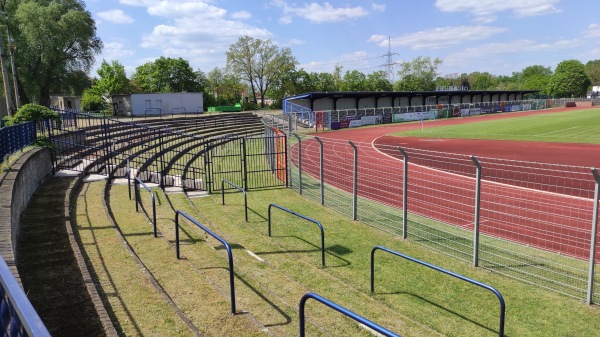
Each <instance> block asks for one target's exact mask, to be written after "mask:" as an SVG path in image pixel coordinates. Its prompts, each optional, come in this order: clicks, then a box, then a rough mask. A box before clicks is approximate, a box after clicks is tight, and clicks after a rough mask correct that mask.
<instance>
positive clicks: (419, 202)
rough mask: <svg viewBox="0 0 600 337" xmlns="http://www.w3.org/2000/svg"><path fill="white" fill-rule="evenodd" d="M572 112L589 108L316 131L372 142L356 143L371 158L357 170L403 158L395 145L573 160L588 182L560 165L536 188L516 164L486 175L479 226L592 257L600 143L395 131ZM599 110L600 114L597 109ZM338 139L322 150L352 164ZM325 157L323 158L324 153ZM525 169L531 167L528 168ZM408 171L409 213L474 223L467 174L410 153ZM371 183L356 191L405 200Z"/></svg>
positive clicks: (313, 152) (309, 149)
mask: <svg viewBox="0 0 600 337" xmlns="http://www.w3.org/2000/svg"><path fill="white" fill-rule="evenodd" d="M577 110H580V111H581V112H582V113H583V112H584V111H585V112H591V111H592V110H583V109H574V108H569V109H553V110H544V111H531V112H516V113H507V114H494V115H482V116H478V117H467V118H454V119H447V120H446V119H443V120H434V121H427V122H424V123H419V122H416V123H409V124H395V125H389V126H380V127H368V128H361V129H346V130H342V131H337V132H330V133H319V134H318V136H319V138H321V139H324V140H325V139H336V140H344V141H347V140H352V141H353V142H362V143H370V144H372V146H371V147H369V148H367V147H361V151H368V152H369V153H368V154H367V153H364V152H363V153H361V154H360V155H359V156H361V157H363V158H365V157H367V158H369V160H364V161H359V168H358V170H359V171H361V172H378V171H381V169H382V163H384V162H385V161H386V160H387V161H389V157H394V158H398V159H401V158H402V156H401V154H400V152H399V151H397V150H396V149H397V147H402V148H407V149H408V148H410V149H419V150H430V151H438V152H444V153H453V154H462V155H474V156H477V157H481V158H484V157H486V158H498V159H508V160H516V161H526V162H535V163H547V164H558V165H568V166H576V168H574V170H575V171H578V173H577V174H580V175H581V174H586V172H587V173H589V177H590V181H589V184H587V186H586V187H585V188H580V187H579V186H577V185H578V184H580V182H579V181H577V180H576V179H569V177H568V176H566V177H563V176H560V174H562V173H561V172H558V171H557V173H556V176H553V174H554V173H549V174H548V175H547V177H545V178H544V179H546V181H544V182H542V184H543V185H544V187H543V188H540V189H537V188H536V187H535V186H533V187H532V183H531V182H528V181H525V180H524V179H526V178H528V175H529V174H528V172H525V173H523V174H519V173H516V171H517V170H518V169H515V173H509V176H508V177H506V176H505V177H503V178H502V181H500V180H498V179H496V180H495V179H494V178H488V179H486V177H485V174H484V177H483V180H482V186H481V204H482V210H481V218H482V225H481V227H480V230H481V231H482V232H483V233H485V234H489V235H492V236H495V237H500V238H503V239H507V240H510V241H514V242H519V243H523V244H527V245H531V246H534V247H538V248H541V249H544V250H549V251H553V252H557V253H560V254H564V255H569V256H573V257H577V258H581V259H585V258H588V257H589V249H590V236H589V228H590V223H591V210H592V206H593V202H592V196H593V193H591V192H590V191H592V190H593V189H592V188H590V186H593V178H591V177H592V175H591V168H592V167H594V166H599V165H598V164H600V146H599V145H598V144H586V143H573V142H571V143H566V142H556V141H554V142H543V141H514V140H490V139H462V138H427V137H414V136H410V137H408V136H397V135H395V134H396V133H398V132H401V131H411V130H417V133H418V132H419V130H422V131H421V133H422V134H423V135H427V134H428V132H426V130H429V129H433V128H437V127H442V126H451V125H459V124H471V125H473V130H474V132H473V133H474V134H476V133H477V130H478V127H477V122H480V121H492V120H500V119H512V118H519V117H526V116H534V115H540V116H542V115H543V116H547V117H550V118H552V116H553V115H554V116H556V117H558V116H561V115H559V114H561V113H564V112H566V111H570V112H573V113H576V112H577ZM596 111H597V110H596ZM598 113H599V117H600V111H598ZM515 121H518V122H517V124H518V123H519V122H520V123H527V121H528V119H519V120H515ZM599 123H600V119H599ZM581 127H582V128H583V127H585V126H581ZM567 129H568V130H567ZM574 129H575V128H574V127H572V126H565V128H564V130H563V129H561V128H560V126H559V128H558V129H557V131H548V133H562V134H564V135H565V137H568V133H569V131H571V132H572V131H573V130H574ZM536 132H537V131H536ZM392 134H394V135H392ZM463 137H469V135H468V134H467V135H463ZM553 138H556V137H553ZM337 144H339V145H331V144H330V146H333V147H336V146H337V147H338V148H337V149H335V148H329V149H327V150H326V151H325V153H326V154H325V156H326V157H327V153H332V152H333V153H335V155H336V156H337V157H336V159H335V160H337V161H338V163H337V164H336V165H339V166H340V167H341V166H348V165H350V167H351V162H352V160H353V155H352V152H351V151H348V149H347V148H345V149H342V148H341V146H344V145H343V144H344V142H338V143H337ZM316 146H317V144H315V143H313V144H311V143H308V144H307V146H306V147H305V150H304V151H303V153H305V155H308V156H309V157H310V156H312V157H313V158H307V161H313V162H318V159H317V158H314V157H315V156H317V155H318V149H317V148H316ZM340 154H341V155H340ZM378 158H379V160H378ZM325 160H326V161H328V159H327V158H326V159H325ZM339 161H342V162H339ZM440 162H442V164H440V165H444V166H445V167H446V168H447V167H448V166H450V167H451V166H453V165H455V166H458V164H453V163H452V162H443V159H440ZM383 165H385V164H383ZM527 166H529V165H527ZM305 167H307V168H308V167H310V166H308V165H307V166H305ZM314 167H315V166H313V169H312V170H311V169H310V168H308V169H309V172H311V174H312V175H314V176H318V172H316V171H315V172H312V171H314ZM561 167H562V166H561ZM524 170H533V169H531V168H525V169H524ZM450 171H452V170H450ZM409 172H410V174H409V175H408V176H409V181H408V186H409V200H410V202H409V206H408V211H409V212H410V213H411V214H419V215H422V216H426V217H428V218H431V219H434V220H438V221H441V222H445V223H449V224H454V225H457V226H460V227H462V228H465V229H473V205H472V203H473V202H472V200H473V192H472V191H473V190H474V186H475V179H474V178H473V176H472V175H471V176H469V175H464V176H461V175H460V174H458V175H457V174H455V173H449V172H448V170H443V169H441V167H435V166H423V165H416V164H410V159H409ZM529 173H532V172H529ZM326 176H327V174H326ZM331 176H332V175H330V177H331ZM325 179H326V183H329V184H332V185H334V186H337V187H339V188H342V189H344V190H347V191H349V190H348V186H347V182H344V181H341V180H340V179H339V178H330V179H327V177H326V178H325ZM381 179H384V180H385V179H386V178H385V176H382V177H381V178H380V180H381ZM520 179H523V180H520ZM428 180H429V181H428ZM507 181H508V183H507ZM440 182H441V183H440ZM444 183H446V184H448V185H452V186H454V187H456V188H455V189H453V190H452V191H448V192H446V191H444V189H445V188H444V187H443V186H444ZM536 183H539V182H536ZM382 184H385V181H382ZM432 186H436V187H435V188H437V189H438V190H439V191H436V192H435V193H436V196H435V198H432V196H431V193H432V190H433V189H434V188H432ZM548 186H549V188H548ZM376 188H377V187H374V186H373V184H362V185H361V184H360V182H359V188H358V190H359V195H362V196H364V197H367V198H370V199H375V200H376V201H379V202H382V203H386V204H393V205H402V199H401V198H402V196H401V195H400V194H395V195H393V194H392V195H390V194H387V195H385V196H383V194H381V193H378V192H377V191H375V190H374V189H376ZM457 191H458V192H457ZM581 191H583V192H581ZM497 205H502V206H501V207H500V206H497ZM539 205H544V206H543V208H544V209H540V206H539ZM440 210H446V211H440ZM448 210H450V211H448ZM596 257H597V259H598V257H600V256H599V255H597V256H596Z"/></svg>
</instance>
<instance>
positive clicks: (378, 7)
mask: <svg viewBox="0 0 600 337" xmlns="http://www.w3.org/2000/svg"><path fill="white" fill-rule="evenodd" d="M371 8H373V10H374V11H376V12H385V9H386V5H385V4H372V5H371Z"/></svg>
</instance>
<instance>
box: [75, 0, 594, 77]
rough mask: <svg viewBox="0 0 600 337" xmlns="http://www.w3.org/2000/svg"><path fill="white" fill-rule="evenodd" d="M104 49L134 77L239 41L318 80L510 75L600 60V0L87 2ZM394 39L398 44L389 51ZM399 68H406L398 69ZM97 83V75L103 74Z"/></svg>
mask: <svg viewBox="0 0 600 337" xmlns="http://www.w3.org/2000/svg"><path fill="white" fill-rule="evenodd" d="M85 3H86V7H87V10H88V11H90V12H91V13H92V16H93V18H94V19H95V20H96V27H97V34H98V36H99V37H100V38H101V39H102V41H103V42H104V49H103V52H102V54H101V55H99V56H98V57H97V62H96V67H97V66H98V65H99V64H100V63H101V61H102V59H105V60H107V61H110V60H118V61H119V62H121V64H123V65H124V66H125V68H126V70H127V73H128V74H129V75H131V74H132V73H133V72H134V70H135V68H136V67H137V66H139V65H141V64H144V63H146V62H148V61H152V60H154V59H156V58H158V57H160V56H165V57H173V58H178V57H182V58H184V59H186V60H188V61H189V62H190V65H191V66H192V67H193V68H194V70H198V69H200V70H202V71H204V72H206V73H207V72H209V71H210V70H212V69H214V68H215V67H224V66H225V62H226V56H225V52H226V51H227V49H228V48H229V46H230V45H231V44H232V43H234V42H236V41H237V40H238V38H239V37H241V36H244V35H249V36H252V37H254V38H258V39H270V40H271V41H273V42H274V43H276V44H277V45H278V46H280V47H289V48H290V49H291V50H292V54H293V55H294V56H295V57H296V59H297V60H298V62H299V65H298V68H304V70H306V71H308V72H313V71H316V72H332V71H333V69H334V67H335V65H336V64H339V65H340V66H342V67H343V68H342V69H343V71H344V72H345V71H347V70H359V71H361V72H363V73H365V74H370V73H372V72H374V71H377V70H385V68H384V67H382V65H384V64H385V63H386V62H387V56H386V54H387V53H388V48H391V53H392V54H393V55H392V61H393V62H395V63H397V62H401V61H410V60H412V59H414V58H415V57H418V56H428V57H431V58H435V57H439V58H440V59H442V60H443V64H442V65H441V66H440V67H439V72H440V73H441V75H448V74H454V73H458V74H460V73H463V72H467V73H469V72H472V71H481V72H483V71H487V72H490V73H492V74H494V75H510V74H511V73H512V72H514V71H520V70H521V69H523V68H524V67H526V66H529V65H535V64H541V65H544V66H549V67H551V68H552V69H553V70H554V68H555V67H556V65H557V64H558V63H559V62H561V61H563V60H567V59H578V60H580V61H581V62H583V63H586V62H587V61H589V60H595V59H600V1H599V0H569V1H566V0H562V1H561V0H500V1H498V0H436V1H434V0H376V1H373V2H370V1H358V0H343V1H337V0H330V1H316V0H315V1H304V0H296V1H287V0H265V1H261V0H244V1H242V0H237V1H234V0H209V1H195V0H85ZM388 41H389V44H388ZM396 69H397V68H396ZM93 75H94V76H95V75H96V72H95V70H94V71H93Z"/></svg>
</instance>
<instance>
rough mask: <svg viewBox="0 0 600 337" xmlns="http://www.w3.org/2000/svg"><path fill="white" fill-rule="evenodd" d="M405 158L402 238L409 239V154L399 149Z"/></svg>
mask: <svg viewBox="0 0 600 337" xmlns="http://www.w3.org/2000/svg"><path fill="white" fill-rule="evenodd" d="M398 150H399V151H400V153H402V156H403V157H404V164H403V165H404V172H403V174H402V238H403V239H405V240H406V238H407V237H408V198H407V196H408V154H407V153H406V151H404V149H403V148H401V147H398Z"/></svg>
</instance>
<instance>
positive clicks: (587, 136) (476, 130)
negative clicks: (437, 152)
mask: <svg viewBox="0 0 600 337" xmlns="http://www.w3.org/2000/svg"><path fill="white" fill-rule="evenodd" d="M428 124H429V123H427V122H425V123H424V124H423V128H422V129H418V130H412V131H405V132H398V133H394V134H393V135H394V136H412V137H430V138H464V139H493V140H516V141H538V142H563V143H589V144H600V109H585V110H574V111H567V112H549V113H547V114H541V115H531V116H522V117H516V118H503V119H494V120H485V116H482V117H480V118H477V117H475V118H473V123H466V124H458V125H449V126H439V127H437V126H436V127H434V126H433V125H431V124H430V125H428Z"/></svg>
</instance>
